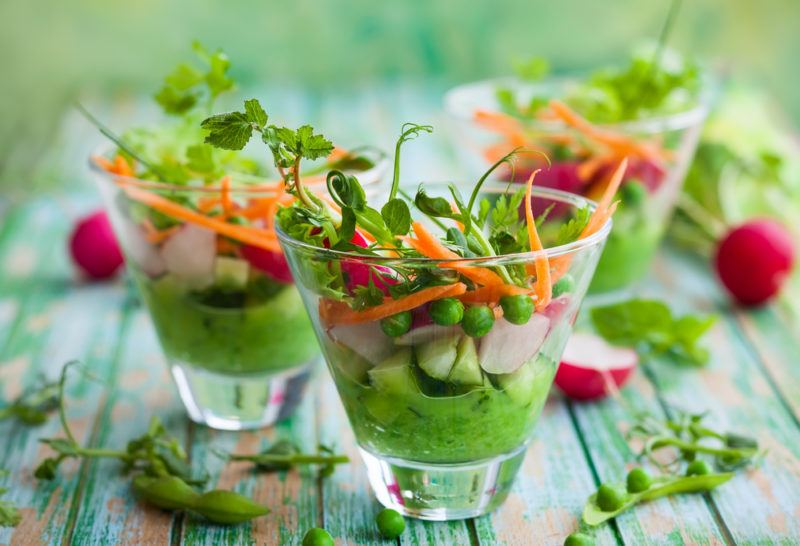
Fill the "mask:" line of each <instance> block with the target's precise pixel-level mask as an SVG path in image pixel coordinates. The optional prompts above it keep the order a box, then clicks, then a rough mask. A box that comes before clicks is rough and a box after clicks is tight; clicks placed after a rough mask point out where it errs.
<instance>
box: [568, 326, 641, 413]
mask: <svg viewBox="0 0 800 546" xmlns="http://www.w3.org/2000/svg"><path fill="white" fill-rule="evenodd" d="M638 363H639V357H638V355H637V354H636V351H634V350H633V349H629V348H627V347H617V346H614V345H611V344H609V343H608V342H607V341H606V340H604V339H603V338H601V337H600V336H597V335H594V334H589V333H585V332H575V333H573V334H572V335H571V336H570V338H569V341H567V346H566V348H565V349H564V354H563V355H562V357H561V364H560V365H559V367H558V371H557V372H556V378H555V383H556V385H558V388H560V389H561V390H562V391H563V392H564V394H566V395H567V396H569V397H570V398H574V399H576V400H594V399H597V398H602V397H604V396H606V395H607V394H609V389H610V388H612V387H611V386H610V384H609V383H610V382H611V381H613V383H614V384H615V385H616V386H617V388H619V387H621V386H622V385H624V384H625V382H626V381H627V380H628V378H629V377H630V376H631V372H633V370H634V368H636V365H637V364H638Z"/></svg>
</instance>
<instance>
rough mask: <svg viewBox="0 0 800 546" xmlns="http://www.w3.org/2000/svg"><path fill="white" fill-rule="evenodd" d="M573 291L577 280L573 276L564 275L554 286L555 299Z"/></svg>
mask: <svg viewBox="0 0 800 546" xmlns="http://www.w3.org/2000/svg"><path fill="white" fill-rule="evenodd" d="M573 290H575V279H573V278H572V275H564V276H563V277H561V278H560V279H558V282H556V283H555V284H554V285H553V297H554V298H557V297H558V296H560V295H561V294H569V293H570V292H572V291H573Z"/></svg>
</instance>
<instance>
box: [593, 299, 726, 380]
mask: <svg viewBox="0 0 800 546" xmlns="http://www.w3.org/2000/svg"><path fill="white" fill-rule="evenodd" d="M591 317H592V323H593V324H594V327H595V330H597V333H599V334H600V335H601V336H603V338H605V339H606V340H607V341H609V342H610V343H613V344H615V345H623V346H626V347H632V348H634V349H637V350H638V351H640V352H641V353H643V354H645V355H647V356H658V355H664V356H668V357H672V358H675V359H676V360H677V361H678V362H680V363H683V364H687V365H690V366H703V365H705V364H706V363H707V362H708V359H709V352H708V349H706V348H704V347H701V346H700V345H699V342H700V338H702V336H703V335H704V334H705V333H706V332H707V331H708V329H709V328H711V326H712V325H713V324H714V321H715V320H716V317H714V316H713V315H708V316H696V315H685V316H683V317H674V316H673V314H672V311H671V310H670V308H669V307H668V306H667V305H666V304H665V303H663V302H660V301H657V300H643V299H633V300H629V301H625V302H620V303H615V304H612V305H607V306H604V307H594V308H592V310H591Z"/></svg>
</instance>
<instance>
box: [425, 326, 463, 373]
mask: <svg viewBox="0 0 800 546" xmlns="http://www.w3.org/2000/svg"><path fill="white" fill-rule="evenodd" d="M459 337H460V336H447V337H442V338H437V339H434V340H432V341H429V342H428V343H423V344H422V345H419V346H417V364H418V365H419V367H420V368H422V370H423V371H424V372H425V373H426V374H428V376H430V377H432V378H434V379H438V380H440V381H445V380H446V379H447V378H448V376H449V375H450V370H451V369H452V368H453V364H455V361H456V356H457V354H458V351H457V346H458V341H459Z"/></svg>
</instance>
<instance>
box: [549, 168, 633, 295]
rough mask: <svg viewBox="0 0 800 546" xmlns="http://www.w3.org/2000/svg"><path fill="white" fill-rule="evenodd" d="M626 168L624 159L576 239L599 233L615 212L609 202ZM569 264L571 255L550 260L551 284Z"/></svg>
mask: <svg viewBox="0 0 800 546" xmlns="http://www.w3.org/2000/svg"><path fill="white" fill-rule="evenodd" d="M627 168H628V159H627V158H625V159H623V160H622V161H620V164H619V166H618V167H617V169H616V170H615V171H614V173H613V174H612V175H611V178H610V179H609V182H608V184H607V185H606V189H605V192H603V196H602V197H601V198H600V200H599V201H598V203H597V208H596V209H594V212H593V213H592V215H591V216H590V217H589V221H588V222H587V223H586V226H585V227H584V228H583V231H581V234H580V236H579V237H578V239H579V240H580V239H585V238H586V237H589V236H590V235H592V234H594V233H596V232H597V231H599V230H600V228H602V227H603V226H604V225H605V223H606V222H607V221H608V219H609V218H611V217H612V216H613V215H614V212H615V211H616V210H617V203H612V202H611V200H612V199H613V198H614V195H616V193H617V190H618V189H619V185H620V183H621V182H622V178H623V177H624V176H625V170H626V169H627ZM571 262H572V255H571V254H564V255H562V256H556V257H555V258H553V259H552V260H550V275H551V279H552V282H554V283H555V282H558V280H559V279H560V278H561V277H563V276H564V274H566V272H567V271H568V270H569V266H570V263H571Z"/></svg>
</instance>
